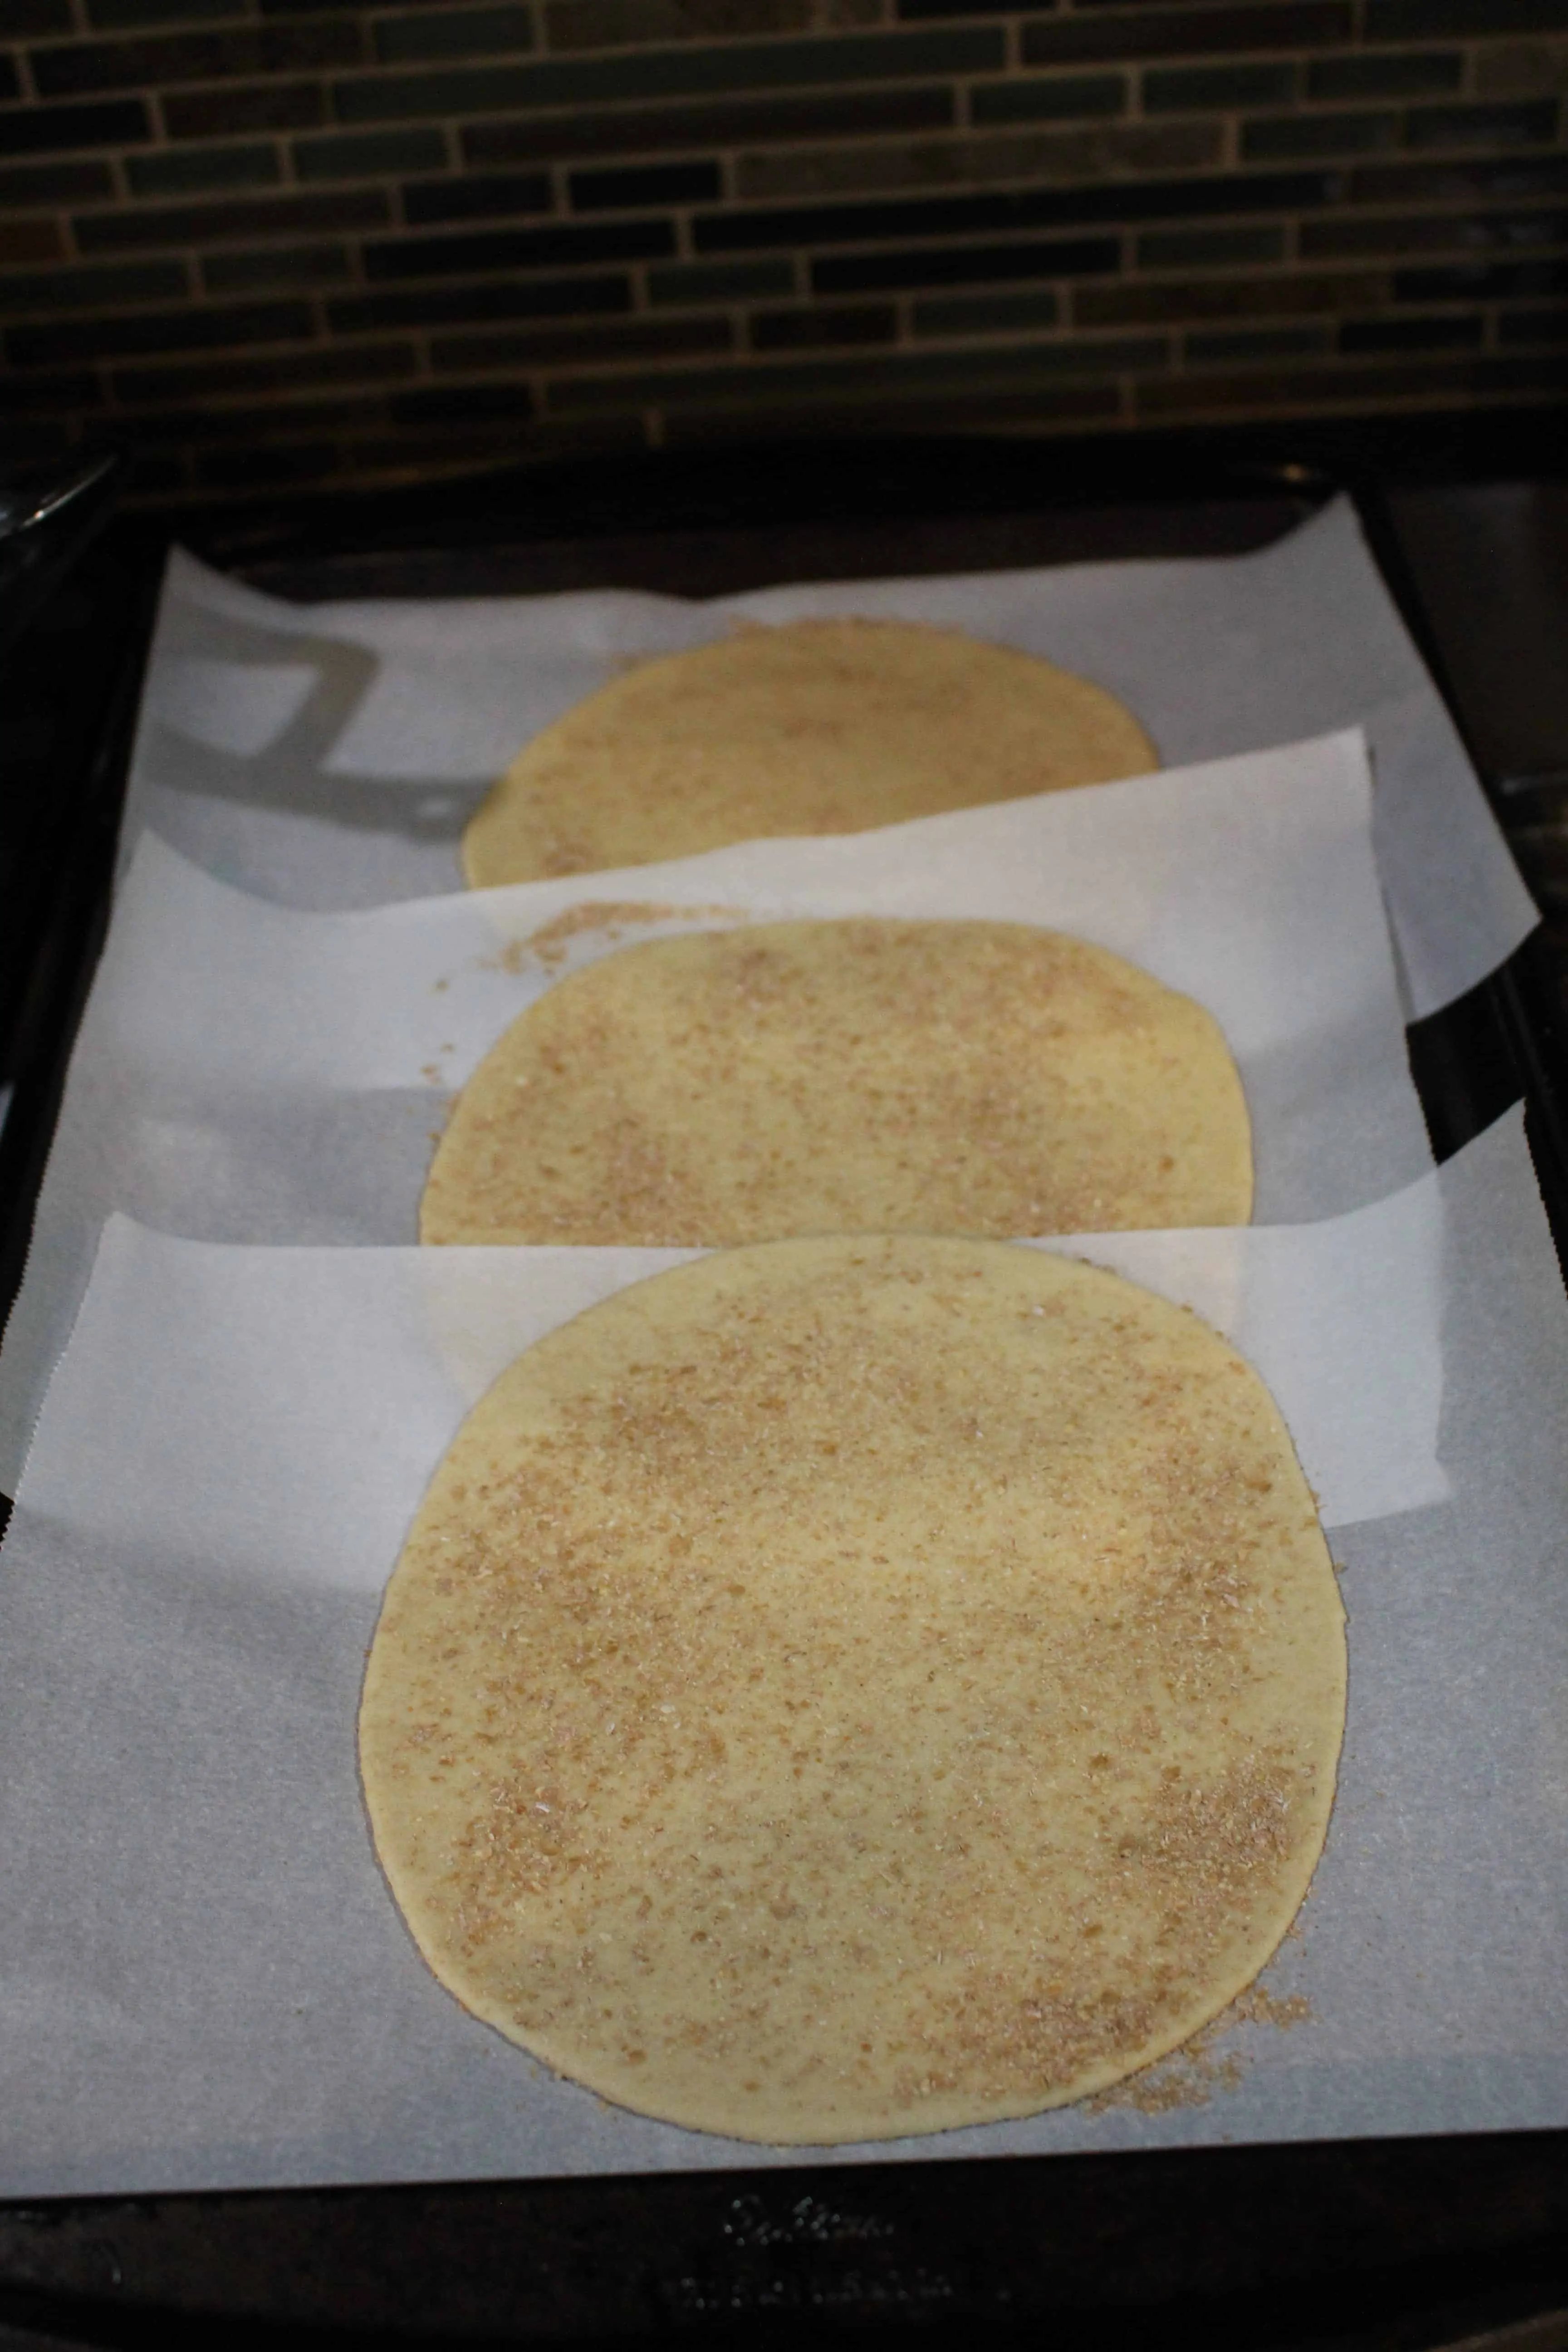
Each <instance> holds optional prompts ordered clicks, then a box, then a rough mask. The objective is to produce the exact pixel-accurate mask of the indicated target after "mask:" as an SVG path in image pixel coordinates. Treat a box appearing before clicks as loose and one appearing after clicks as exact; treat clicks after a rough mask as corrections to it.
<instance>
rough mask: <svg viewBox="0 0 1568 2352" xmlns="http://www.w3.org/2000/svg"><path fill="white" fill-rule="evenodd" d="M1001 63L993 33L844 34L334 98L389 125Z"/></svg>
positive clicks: (497, 71)
mask: <svg viewBox="0 0 1568 2352" xmlns="http://www.w3.org/2000/svg"><path fill="white" fill-rule="evenodd" d="M1004 63H1005V42H1004V37H1003V35H1002V33H1001V32H1000V31H999V30H985V31H977V32H968V31H966V32H953V33H867V34H843V35H840V36H839V37H837V38H836V39H831V40H810V41H752V42H739V43H736V44H734V45H732V46H731V47H722V48H712V49H699V48H692V49H645V50H640V51H638V52H637V55H635V56H628V57H619V58H583V59H574V60H572V61H570V62H569V61H567V60H565V59H562V60H559V61H550V60H544V61H542V62H541V63H539V64H537V65H520V66H488V67H487V66H471V67H466V68H460V69H457V70H454V71H451V72H447V73H425V74H385V75H377V76H375V77H373V78H372V77H367V78H365V79H361V80H353V81H342V82H339V83H338V84H337V85H336V89H335V92H334V96H335V99H336V103H337V110H338V113H339V115H340V117H341V118H342V121H345V122H370V121H396V120H398V119H399V118H407V117H411V116H415V115H425V114H499V113H503V112H507V111H509V110H510V109H512V108H514V107H535V106H537V107H551V106H592V105H594V104H595V103H605V102H614V101H615V100H617V99H623V100H624V99H631V100H639V99H646V100H651V99H656V98H685V97H695V96H698V95H700V94H702V93H706V92H711V91H719V90H735V91H740V90H744V89H789V88H790V87H791V86H792V85H794V86H795V87H797V88H798V87H800V86H801V85H802V84H806V83H813V82H845V81H876V80H881V79H893V78H894V77H899V78H903V77H906V76H907V77H909V78H910V79H914V78H915V77H916V76H918V75H921V74H942V73H984V72H986V71H987V70H991V71H994V70H996V69H997V68H1000V67H1001V66H1002V65H1003V64H1004Z"/></svg>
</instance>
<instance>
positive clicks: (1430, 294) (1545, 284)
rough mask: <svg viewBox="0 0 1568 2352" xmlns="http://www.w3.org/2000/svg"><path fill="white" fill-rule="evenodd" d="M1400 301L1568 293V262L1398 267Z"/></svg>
mask: <svg viewBox="0 0 1568 2352" xmlns="http://www.w3.org/2000/svg"><path fill="white" fill-rule="evenodd" d="M1542 294H1568V261H1492V262H1488V261H1466V262H1457V263H1455V264H1454V265H1453V266H1452V267H1451V268H1447V269H1397V270H1395V271H1394V299H1395V300H1396V301H1399V302H1500V301H1508V300H1510V299H1517V298H1518V297H1519V296H1521V295H1524V296H1538V295H1542Z"/></svg>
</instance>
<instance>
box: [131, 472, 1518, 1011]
mask: <svg viewBox="0 0 1568 2352" xmlns="http://www.w3.org/2000/svg"><path fill="white" fill-rule="evenodd" d="M857 613H859V614H871V615H890V616H894V617H900V618H905V619H910V620H924V621H931V622H934V623H936V624H938V625H941V626H943V627H951V628H961V629H967V630H969V631H971V632H972V633H973V634H974V635H979V636H982V637H989V638H993V639H994V640H996V641H997V642H999V643H1002V644H1006V645H1015V646H1019V647H1021V648H1022V649H1023V650H1024V651H1026V652H1031V653H1037V654H1042V655H1044V656H1047V657H1048V658H1049V659H1051V660H1053V661H1057V662H1059V663H1062V664H1064V665H1065V666H1066V667H1068V668H1069V669H1075V670H1078V671H1080V672H1081V673H1083V674H1084V675H1086V676H1088V677H1093V678H1096V679H1098V680H1099V681H1100V684H1102V685H1104V686H1107V687H1109V688H1110V689H1111V691H1112V692H1113V693H1116V694H1118V695H1120V696H1121V698H1123V700H1125V701H1126V702H1127V703H1128V704H1129V705H1130V706H1131V709H1133V710H1134V711H1136V712H1137V714H1138V716H1139V717H1140V718H1141V719H1142V720H1143V722H1144V724H1145V725H1146V726H1147V727H1148V728H1149V730H1150V731H1151V733H1152V735H1153V737H1154V740H1155V742H1156V743H1157V744H1158V746H1159V749H1160V754H1161V758H1162V760H1163V761H1164V762H1165V764H1166V765H1168V766H1181V765H1184V764H1186V763H1188V762H1191V761H1197V760H1210V759H1215V758H1219V757H1221V756H1223V755H1225V754H1226V753H1230V752H1237V751H1256V750H1258V749H1261V748H1262V747H1264V746H1266V745H1268V744H1270V743H1281V742H1289V741H1292V740H1299V739H1300V738H1302V737H1305V736H1309V735H1315V734H1321V733H1323V732H1325V731H1328V730H1332V729H1335V728H1341V727H1346V726H1352V725H1356V724H1361V725H1363V726H1364V727H1365V728H1366V729H1367V731H1368V733H1369V736H1370V738H1371V740H1372V745H1373V758H1374V762H1375V765H1376V770H1377V780H1378V803H1377V847H1378V856H1379V861H1380V864H1381V866H1382V869H1383V874H1384V885H1385V887H1386V888H1387V891H1388V895H1389V899H1390V903H1391V906H1392V908H1393V913H1394V928H1395V931H1396V934H1397V937H1398V940H1399V946H1400V951H1401V953H1402V955H1403V957H1404V959H1405V966H1406V970H1407V972H1408V975H1409V982H1410V988H1411V993H1412V1000H1413V1004H1414V1009H1415V1013H1418V1014H1419V1013H1427V1012H1431V1011H1433V1010H1435V1009H1436V1006H1438V1005H1439V1004H1443V1003H1447V1001H1448V999H1449V998H1450V997H1452V996H1456V995H1458V994H1459V993H1460V992H1462V991H1463V990H1465V989H1467V988H1468V987H1470V986H1471V985H1472V984H1473V983H1474V982H1476V981H1478V980H1479V979H1480V978H1482V976H1483V975H1484V974H1485V973H1486V972H1487V971H1490V970H1491V968H1492V967H1493V965H1495V964H1496V963H1498V962H1500V961H1501V959H1502V958H1503V957H1504V956H1505V955H1507V954H1508V953H1509V952H1510V950H1511V949H1513V948H1514V947H1515V946H1516V945H1517V944H1518V942H1519V940H1521V939H1522V938H1523V936H1524V934H1525V933H1526V931H1528V930H1529V929H1531V925H1532V924H1533V922H1534V920H1535V910H1534V908H1533V907H1532V905H1531V901H1530V898H1529V896H1528V893H1527V892H1526V891H1525V889H1524V887H1523V885H1522V884H1521V881H1520V879H1519V877H1518V874H1517V872H1516V870H1515V868H1514V866H1513V862H1512V860H1511V858H1510V856H1509V854H1508V851H1507V849H1506V848H1505V847H1504V845H1503V843H1502V840H1501V836H1500V834H1499V833H1498V830H1497V827H1496V825H1495V824H1494V823H1493V820H1492V817H1491V815H1490V813H1489V810H1488V808H1487V805H1486V802H1485V798H1484V796H1483V795H1482V793H1481V792H1480V789H1479V785H1478V783H1477V782H1476V779H1475V776H1474V774H1473V772H1472V771H1471V770H1470V768H1469V765H1468V761H1467V760H1466V758H1465V755H1464V752H1463V751H1462V749H1461V747H1460V744H1459V741H1458V737H1457V736H1456V734H1455V732H1454V730H1453V728H1452V725H1451V724H1450V722H1449V720H1448V718H1447V713H1446V711H1445V710H1444V708H1443V705H1442V703H1441V701H1440V699H1439V698H1438V697H1437V695H1436V691H1435V689H1434V688H1433V686H1432V683H1431V680H1430V679H1429V677H1427V675H1426V670H1425V668H1424V667H1423V666H1422V663H1421V661H1420V658H1419V656H1417V654H1416V652H1415V647H1414V646H1412V644H1411V642H1410V640H1409V637H1408V636H1407V635H1406V634H1405V628H1404V625H1403V624H1402V623H1401V621H1400V619H1399V617H1398V614H1396V612H1395V610H1394V604H1393V603H1392V601H1391V599H1390V597H1389V595H1388V592H1387V590H1386V589H1385V588H1384V584H1383V581H1382V578H1381V576H1380V574H1379V572H1378V571H1377V567H1376V565H1375V563H1374V562H1373V559H1372V556H1371V554H1370V552H1369V551H1368V549H1367V547H1366V544H1365V541H1364V540H1363V537H1362V534H1361V530H1360V527H1359V525H1358V523H1357V521H1356V519H1355V514H1354V511H1353V509H1352V507H1351V505H1350V503H1349V501H1348V500H1346V499H1337V500H1336V501H1334V503H1333V504H1331V506H1329V507H1328V508H1326V509H1324V510H1323V512H1322V513H1321V514H1320V515H1318V516H1316V517H1315V518H1314V519H1313V520H1311V521H1310V522H1308V523H1305V524H1303V525H1302V526H1301V527H1300V529H1299V530H1296V531H1294V532H1292V533H1291V534H1290V535H1289V537H1288V538H1286V539H1284V540H1282V541H1279V542H1278V543H1277V544H1276V545H1275V546H1273V547H1270V548H1266V549H1264V550H1263V551H1261V552H1259V553H1257V554H1254V555H1244V556H1226V557H1209V558H1200V559H1189V560H1184V561H1181V562H1134V563H1127V562H1118V563H1100V564H1075V565H1067V566H1062V567H1058V568H1055V569H1048V570H1037V571H1026V572H989V573H973V574H968V575H962V576H958V577H950V578H945V579H930V580H891V581H863V582H862V581H857V582H838V583H831V584H827V585H819V586H792V587H780V588H770V589H765V590H762V591H759V592H758V593H753V594H750V595H745V596H734V597H725V598H720V599H718V600H715V601H713V602H711V603H705V604H696V603H689V602H687V601H685V600H683V599H680V598H678V597H667V596H651V595H647V594H643V593H633V592H629V591H626V590H616V589H606V590H605V591H602V592H595V593H574V594H569V595H554V596H534V597H498V598H490V599H483V598H452V599H446V600H435V601H432V600H419V599H408V600H395V601H394V600H387V601H382V602H371V603H358V604H321V605H315V606H302V605H294V604H285V603H283V602H282V601H280V600H279V599H278V598H275V597H269V596H264V595H261V594H258V593H257V592H256V591H254V590H252V589H248V588H245V587H242V586H240V585H239V584H237V583H234V582H230V581H226V580H224V579H222V578H221V577H219V576H218V575H216V574H215V573H212V572H207V571H205V569H204V568H203V567H202V566H200V565H199V564H196V563H195V562H193V561H192V559H191V558H189V557H188V556H183V555H176V556H175V557H174V560H173V561H172V562H171V566H170V571H169V574H168V579H167V583H166V585H165V592H164V600H163V610H162V614H161V618H160V624H159V629H158V635H157V640H156V645H155V648H154V654H153V664H152V669H151V674H150V677H149V681H148V689H147V695H146V699H145V703H144V707H143V715H142V728H141V731H140V735H139V738H138V743H137V751H136V759H135V765H134V772H133V782H132V806H131V811H130V814H129V815H128V820H127V827H126V841H127V845H128V847H130V846H132V845H134V841H135V839H136V837H137V835H138V834H139V832H140V829H141V825H142V822H143V821H147V822H151V823H152V824H153V825H154V826H155V827H156V828H157V830H158V831H159V832H160V833H162V834H163V836H164V838H165V839H166V840H168V841H170V842H172V843H173V844H174V845H175V846H176V847H178V848H180V849H182V850H184V852H185V854H186V855H187V856H191V857H193V858H195V860H196V861H197V862H198V863H199V864H202V865H205V866H208V867H209V868H210V869H211V871H212V872H214V873H215V874H217V875H220V876H222V877H225V878H226V879H227V880H229V881H232V882H235V883H237V884H239V885H241V886H242V887H246V888H247V889H252V890H256V891H258V892H260V893H262V894H263V895H264V896H267V897H269V898H278V899H280V900H282V901H284V902H285V903H287V904H289V905H295V906H301V907H316V908H333V907H338V908H342V907H363V906H371V905H376V904H381V903H383V902H384V901H386V900H388V899H394V898H414V897H419V896H422V895H424V894H426V893H429V892H435V891H442V890H448V889H453V888H456V887H458V883H459V879H460V877H459V874H458V866H457V858H456V845H457V842H458V836H459V835H460V833H461V830H462V826H463V824H464V822H465V821H466V818H467V816H468V813H469V812H470V810H471V809H472V808H473V806H474V805H475V804H476V802H477V800H478V798H479V795H480V793H482V792H483V791H484V790H485V789H486V787H487V786H488V784H489V782H490V781H491V780H493V778H494V777H495V775H496V774H497V773H498V772H500V769H501V768H502V767H504V766H505V764H506V763H507V761H509V760H510V759H511V757H512V756H513V754H514V753H515V752H516V751H518V750H519V749H521V745H522V744H523V742H525V741H526V740H528V738H529V737H530V736H531V735H532V734H534V733H535V732H536V731H537V730H539V728H541V727H542V726H543V725H544V724H546V723H547V722H548V721H549V720H550V719H553V718H555V717H557V716H558V715H559V713H560V712H561V711H563V710H564V709H568V708H569V707H570V706H571V705H572V704H573V703H574V702H575V701H578V700H580V699H581V698H583V697H584V695H586V694H589V693H591V692H592V691H593V690H594V689H595V688H596V687H598V686H600V685H602V684H604V683H605V681H606V680H607V679H608V678H609V677H611V676H613V675H614V674H615V671H616V667H618V666H619V665H621V664H622V663H624V662H625V661H626V659H628V658H634V657H637V656H646V655H649V654H657V653H665V652H674V651H676V650H678V649H679V648H680V647H682V646H690V645H696V644H700V643H702V642H704V641H706V640H708V639H710V638H713V637H718V636H722V635H724V634H725V632H726V631H727V630H729V629H730V628H731V627H732V626H733V625H734V624H735V622H736V621H737V620H742V619H749V620H752V621H780V620H789V619H794V618H795V617H798V616H802V615H810V614H857Z"/></svg>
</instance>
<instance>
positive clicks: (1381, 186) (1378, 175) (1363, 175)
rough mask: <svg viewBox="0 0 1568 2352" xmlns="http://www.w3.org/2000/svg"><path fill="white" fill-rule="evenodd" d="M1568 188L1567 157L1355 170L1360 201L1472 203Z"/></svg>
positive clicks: (1473, 158)
mask: <svg viewBox="0 0 1568 2352" xmlns="http://www.w3.org/2000/svg"><path fill="white" fill-rule="evenodd" d="M1564 189H1568V156H1563V155H1507V156H1492V155H1462V156H1455V157H1453V158H1452V159H1451V160H1447V159H1446V160H1445V161H1443V162H1442V163H1436V162H1434V163H1362V164H1358V165H1357V167H1356V169H1355V170H1354V172H1352V174H1351V197H1352V202H1353V203H1355V204H1365V205H1398V204H1433V205H1439V204H1467V203H1468V202H1469V201H1470V199H1471V198H1472V197H1477V196H1498V197H1501V198H1504V199H1505V200H1516V199H1518V198H1521V197H1526V196H1547V195H1557V194H1561V193H1562V192H1563V190H1564Z"/></svg>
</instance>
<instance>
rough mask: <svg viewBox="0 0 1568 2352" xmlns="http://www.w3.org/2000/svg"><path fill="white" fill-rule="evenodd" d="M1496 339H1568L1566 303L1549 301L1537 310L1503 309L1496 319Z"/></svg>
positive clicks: (1567, 309) (1514, 341) (1522, 341)
mask: <svg viewBox="0 0 1568 2352" xmlns="http://www.w3.org/2000/svg"><path fill="white" fill-rule="evenodd" d="M1498 340H1499V341H1500V342H1504V343H1561V342H1565V341H1568V303H1563V302H1555V303H1551V304H1549V305H1548V306H1547V307H1545V308H1544V309H1542V310H1504V311H1503V312H1501V314H1500V317H1499V319H1498Z"/></svg>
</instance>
